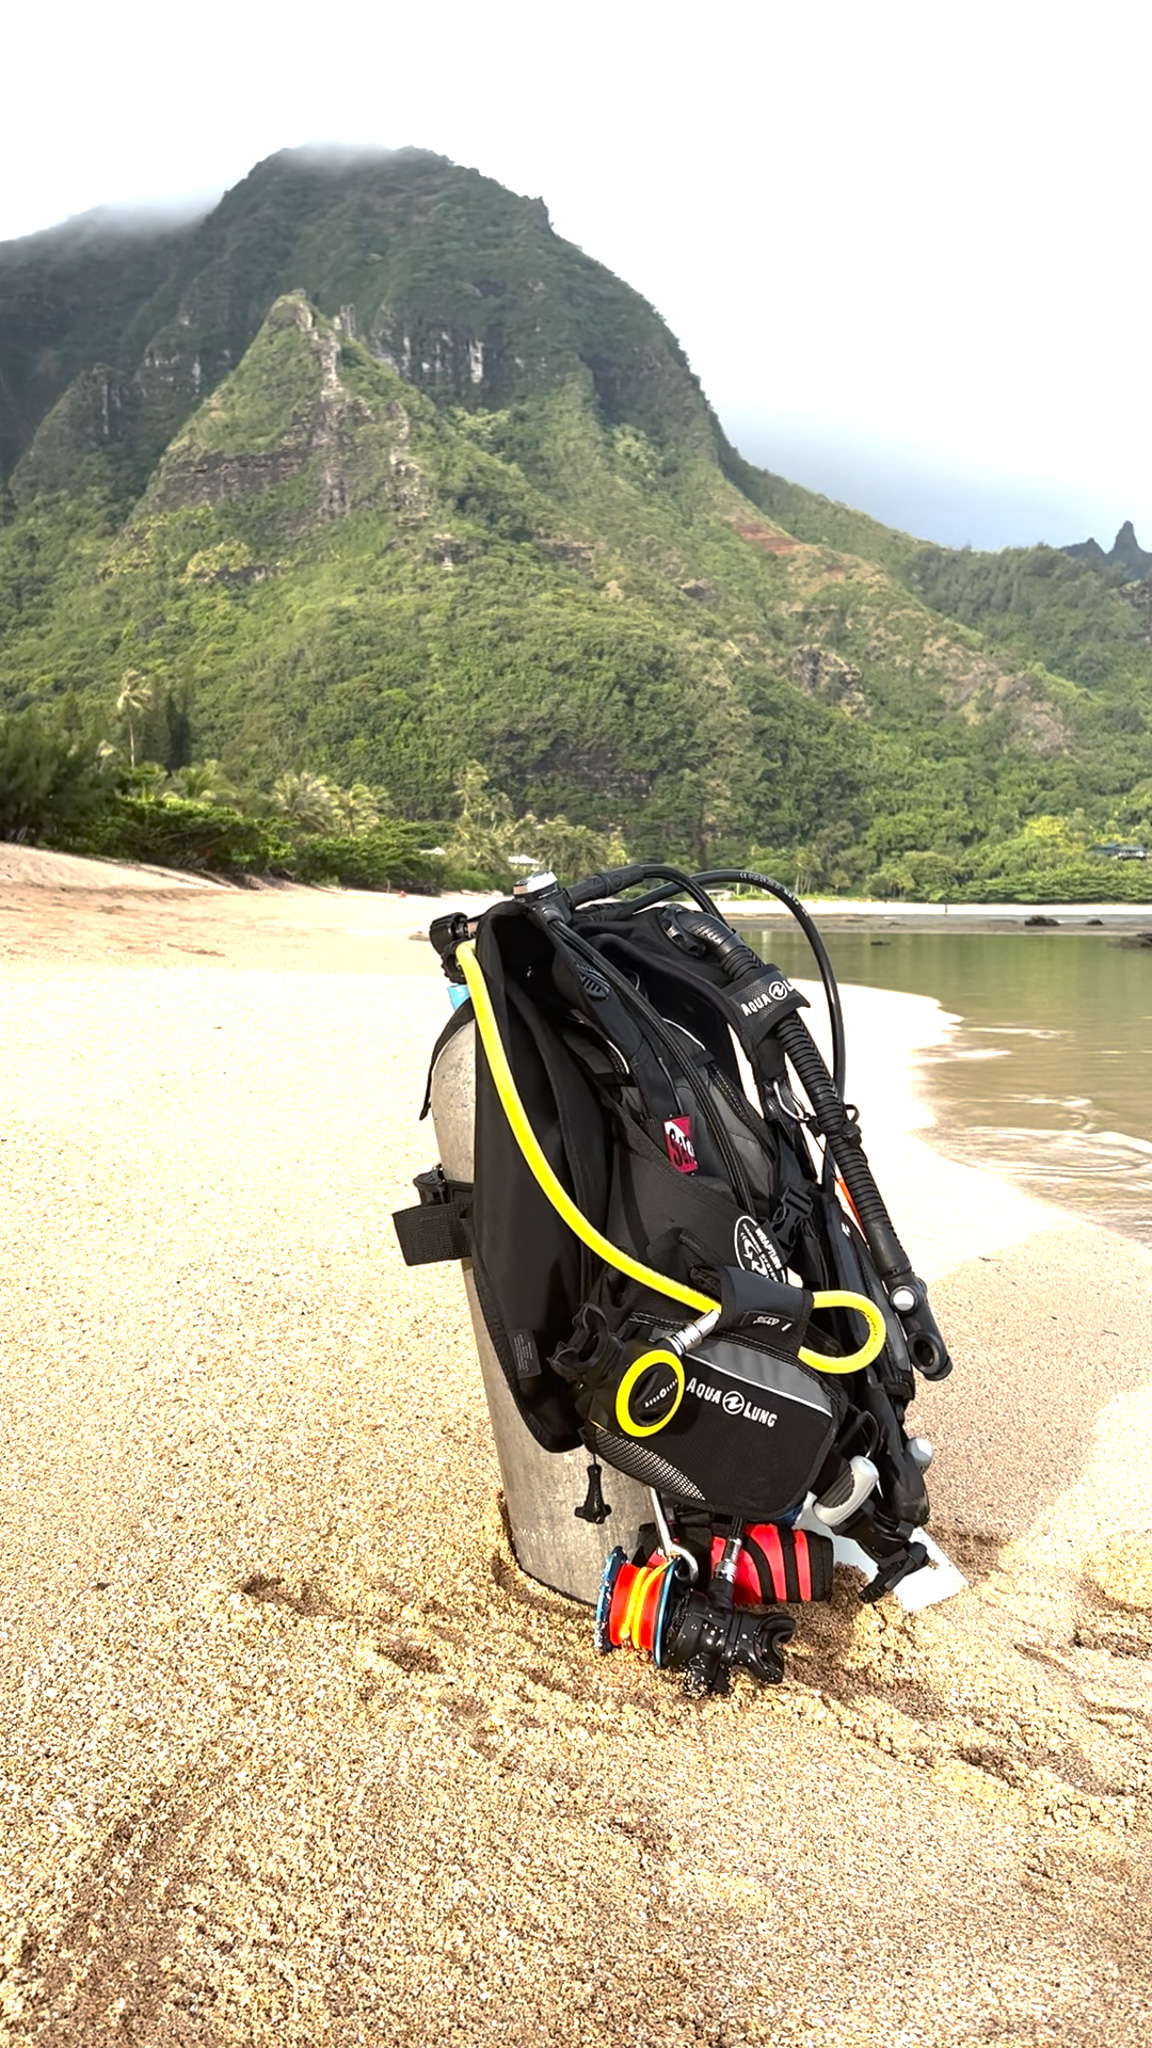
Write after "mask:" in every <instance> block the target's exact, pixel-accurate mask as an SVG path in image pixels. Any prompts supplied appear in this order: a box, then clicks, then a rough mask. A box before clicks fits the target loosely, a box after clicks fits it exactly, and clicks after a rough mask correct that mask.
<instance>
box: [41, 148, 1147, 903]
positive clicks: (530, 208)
mask: <svg viewBox="0 0 1152 2048" xmlns="http://www.w3.org/2000/svg"><path fill="white" fill-rule="evenodd" d="M54 232H55V233H56V234H57V235H58V236H59V235H62V234H63V233H64V231H54ZM45 240H47V241H48V242H51V243H52V256H51V261H52V264H53V265H55V266H56V268H55V270H54V271H53V273H52V274H53V276H58V275H60V274H63V272H65V271H66V270H67V264H66V261H65V255H64V254H63V253H62V245H60V244H58V243H57V242H52V238H51V237H49V238H42V237H33V238H30V241H29V242H28V243H22V244H14V245H9V249H8V250H7V251H5V250H4V249H0V281H2V280H4V279H5V277H8V279H9V280H10V297H9V301H8V303H7V311H6V314H5V317H6V318H7V319H8V321H9V331H12V332H15V331H18V332H19V334H20V336H21V337H23V339H22V340H21V343H20V348H19V349H17V350H16V353H15V357H14V360H15V362H16V368H17V370H18V371H20V375H21V376H22V378H23V381H22V382H19V379H18V380H17V382H18V383H19V391H20V406H19V408H18V414H19V417H18V418H17V415H16V414H13V415H12V418H11V419H10V421H9V431H10V436H11V435H17V437H18V438H19V440H20V446H21V450H22V452H21V454H20V458H19V460H18V461H16V462H15V464H14V465H13V466H12V467H11V472H10V475H9V478H8V500H7V508H6V510H5V511H4V512H3V515H2V516H3V523H2V524H0V706H3V707H6V708H7V710H8V712H9V714H10V716H9V720H8V723H7V726H6V728H5V737H4V740H3V745H4V746H6V747H9V748H11V746H13V745H15V744H16V742H15V741H14V740H13V739H12V735H13V734H16V735H17V736H18V737H19V736H20V735H23V736H24V737H23V739H22V740H21V741H20V744H22V745H24V746H25V748H27V746H28V745H29V744H30V740H29V738H28V736H29V735H30V734H31V733H32V731H33V728H35V730H36V732H38V733H40V734H41V735H44V734H54V735H56V736H57V739H58V740H59V743H60V745H61V746H62V747H63V748H64V752H65V753H67V751H68V749H69V748H71V749H72V750H73V751H72V754H71V755H69V759H74V760H75V761H76V762H78V763H81V764H82V765H83V764H86V765H84V767H83V773H81V770H80V768H79V767H78V768H77V769H76V771H75V777H76V788H77V790H78V791H79V790H80V788H81V787H82V786H83V787H84V788H86V789H90V793H91V792H92V791H94V793H95V794H94V796H92V802H93V803H95V805H96V809H97V810H98V811H99V813H100V816H99V820H98V821H94V820H93V819H92V818H90V819H89V822H88V823H87V824H84V823H83V821H82V820H81V819H80V818H79V813H77V815H76V816H75V817H72V816H71V815H70V816H69V819H68V820H67V821H66V820H65V817H64V808H63V796H61V798H60V801H59V805H58V806H57V808H56V809H55V810H54V809H53V808H52V805H53V804H55V803H56V801H57V800H56V798H54V797H53V798H52V800H51V802H50V803H48V804H47V808H45V802H46V799H37V801H39V802H40V810H39V811H38V812H37V819H38V822H29V817H30V814H29V817H24V814H23V813H21V817H23V818H24V822H23V823H15V824H12V823H5V822H4V815H3V814H0V832H4V831H11V830H20V831H24V832H27V833H28V834H29V835H31V834H32V833H38V834H39V835H40V836H43V837H46V838H53V837H54V838H55V839H56V840H57V841H58V842H59V843H64V841H65V839H67V843H71V844H79V843H80V839H81V838H83V837H84V834H87V838H86V840H85V843H86V844H88V845H89V846H90V847H92V848H93V849H95V847H96V846H97V845H99V846H101V847H103V848H104V849H105V850H108V851H116V852H119V853H122V854H124V855H125V856H126V857H135V858H146V859H151V860H158V861H159V860H163V859H168V858H173V859H175V858H176V857H177V850H178V849H179V847H183V848H184V853H183V855H181V858H182V859H184V860H185V862H186V863H187V862H189V861H198V862H201V863H202V864H206V865H217V866H220V867H227V868H230V869H231V870H233V871H236V872H245V871H251V870H253V869H258V868H260V867H261V866H264V867H266V868H269V869H271V870H272V871H281V872H289V871H290V872H293V873H296V874H299V875H301V876H302V877H311V876H316V877H319V878H327V879H331V878H343V879H345V880H348V881H352V880H354V879H357V878H358V879H359V881H360V883H361V884H362V885H365V886H375V885H378V884H379V883H380V882H381V881H387V880H400V879H403V880H404V881H405V883H406V884H408V885H410V884H419V883H421V882H424V883H428V882H431V881H435V880H437V879H442V878H443V877H444V876H445V875H446V874H447V875H452V876H460V877H464V876H467V877H470V878H473V879H476V880H484V881H487V880H499V881H501V882H503V881H505V880H506V879H507V878H508V876H509V875H510V874H511V872H512V868H511V867H510V865H509V862H510V859H511V857H512V856H513V855H516V856H518V857H520V858H528V857H530V856H531V857H533V858H536V857H539V858H541V859H547V860H548V862H549V864H551V865H555V866H558V867H560V868H561V869H564V868H568V867H579V866H587V865H595V864H596V862H597V860H598V859H599V858H601V857H610V855H602V854H601V853H600V852H599V851H598V849H604V848H606V847H613V848H615V849H617V850H619V849H622V848H623V847H625V846H626V847H627V849H628V851H629V853H632V854H636V855H654V854H657V853H659V854H661V855H665V856H676V857H682V858H684V859H686V860H696V861H713V860H719V859H724V860H728V859H732V860H744V859H748V858H752V857H755V859H756V860H757V862H758V863H759V864H760V865H769V866H772V867H775V868H777V869H778V870H780V871H781V872H782V873H783V874H784V875H785V876H786V877H787V878H788V879H790V880H794V879H797V878H799V880H800V881H801V883H802V884H803V885H804V886H807V887H810V888H825V889H827V888H831V889H858V888H866V889H871V890H873V891H876V892H884V893H894V894H909V895H910V894H916V895H927V896H930V897H941V896H944V897H952V898H959V897H962V896H970V897H974V896H981V895H993V896H1001V897H1007V896H1024V897H1026V898H1035V899H1036V900H1043V899H1044V898H1045V897H1048V898H1054V897H1056V896H1060V895H1068V896H1075V897H1092V896H1100V895H1108V894H1117V893H1123V892H1131V891H1144V890H1145V889H1146V887H1147V886H1148V885H1145V883H1144V882H1143V881H1142V878H1141V877H1142V873H1143V871H1144V864H1139V865H1137V864H1135V863H1133V864H1132V866H1131V867H1129V868H1121V867H1119V866H1118V865H1117V864H1115V863H1112V862H1107V861H1105V860H1103V859H1101V857H1100V856H1098V855H1093V854H1092V853H1091V851H1090V849H1091V847H1092V846H1093V845H1095V844H1097V843H1099V842H1103V841H1107V840H1111V839H1133V838H1136V839H1141V838H1145V837H1146V836H1147V835H1148V834H1149V833H1152V821H1150V818H1149V807H1150V802H1152V649H1150V647H1149V637H1150V636H1149V612H1148V608H1147V604H1146V602H1145V598H1146V596H1147V593H1146V591H1145V596H1144V597H1142V596H1141V594H1140V593H1141V591H1144V590H1145V587H1144V586H1143V585H1140V586H1138V587H1137V589H1136V591H1135V593H1134V592H1133V590H1132V589H1130V588H1123V589H1122V588H1121V587H1120V585H1121V583H1122V580H1123V575H1124V569H1123V565H1122V564H1120V563H1117V564H1116V565H1113V566H1108V565H1107V564H1106V565H1105V567H1104V568H1103V569H1102V568H1101V567H1100V566H1099V564H1097V563H1095V561H1094V560H1093V559H1088V558H1080V559H1072V558H1071V557H1069V556H1067V555H1063V554H1059V553H1057V552H1055V551H1053V550H1048V549H1042V550H1032V551H1028V552H1023V553H1022V552H1019V551H1015V552H1012V553H1009V554H1006V555H1002V556H979V555H972V554H970V553H967V552H963V553H954V552H949V551H945V550H941V549H933V548H924V547H920V546H918V544H917V543H916V542H915V541H913V540H911V539H910V538H909V537H907V536H904V535H900V534H898V533H895V532H893V531H891V530H890V529H888V528H885V527H883V526H881V525H879V524H878V523H877V522H875V521H873V520H870V519H868V518H866V517H865V516H864V515H863V514H858V513H853V512H851V511H849V510H848V509H847V508H845V507H842V506H835V505H831V504H829V503H828V501H826V500H824V499H820V498H817V497H815V496H813V495H812V494H810V493H808V492H804V491H802V490H800V489H799V488H798V487H797V486H794V485H790V484H787V483H785V482H784V481H783V480H781V479H779V478H775V477H772V476H769V475H768V474H766V473H765V472H762V471H758V470H754V469H752V468H751V467H750V466H749V465H748V464H746V463H744V462H743V461H742V459H741V458H740V457H739V456H738V455H737V454H736V453H735V451H734V450H732V449H731V448H730V447H729V446H728V444H727V443H726V442H725V440H724V438H723V435H722V434H721V432H720V430H719V428H718V426H717V423H716V421H715V419H714V418H713V416H712V414H711V412H710V410H709V408H708V406H707V403H706V401H705V400H704V398H703V396H702V394H701V393H700V391H699V387H698V386H697V384H696V382H695V380H694V379H693V377H692V376H691V373H690V371H689V369H688V366H687V364H686V362H685V360H684V357H683V355H682V352H681V351H680V350H679V348H678V346H677V344H676V343H675V341H674V340H673V338H672V336H671V335H670V334H668V332H667V330H666V329H665V328H664V326H663V324H662V322H660V320H659V319H658V317H657V315H656V314H655V313H654V312H653V311H652V309H651V308H650V307H648V306H647V305H645V303H644V301H643V300H641V299H640V298H638V296H637V295H636V294H635V293H633V292H631V291H630V290H629V289H628V288H627V287H626V286H624V285H621V284H620V283H619V281H618V280H616V279H614V278H612V277H611V276H610V275H609V273H607V272H606V271H604V270H602V269H601V268H600V267H599V266H598V265H596V264H594V263H593V262H591V260H590V259H589V258H587V257H585V256H584V255H583V254H582V252H580V251H579V250H575V249H573V248H571V247H570V245H568V244H565V243H564V242H562V241H560V239H559V238H558V237H556V236H555V235H553V234H552V232H551V229H550V228H549V226H548V223H547V218H546V215H545V213H544V210H543V207H542V205H541V204H540V203H539V202H538V201H527V200H521V199H517V198H515V197H514V196H513V195H511V194H509V193H506V192H503V191H502V190H501V188H500V187H498V186H495V185H493V184H492V183H491V182H490V181H488V180H485V179H483V178H480V177H479V176H477V174H475V173H472V172H462V171H459V170H457V169H456V168H455V167H453V166H451V165H449V164H446V163H445V162H444V161H443V160H442V159H440V158H435V157H428V156H426V155H423V154H421V153H419V152H401V153H400V154H399V155H398V156H394V157H389V158H381V159H376V160H370V161H364V160H344V161H342V162H339V163H334V162H327V163H320V162H318V161H317V160H316V159H315V158H313V157H310V156H309V155H308V154H307V153H304V152H288V153H285V154H283V155H282V156H280V157H277V158H273V159H271V160H270V161H269V162H268V163H267V164H264V165H261V166H258V168H257V170H256V171H255V172H253V173H252V175H251V177H250V178H248V179H246V180H245V181H244V182H243V184H241V185H240V186H238V187H237V188H236V189H235V191H233V192H232V193H230V194H228V195H227V196H226V198H225V200H224V201H223V202H222V203H221V205H220V207H218V208H217V209H215V211H214V212H213V213H212V214H211V215H210V216H209V217H208V219H207V220H205V221H204V222H203V223H201V224H200V225H199V226H198V227H196V228H193V229H187V230H181V231H179V232H173V234H172V235H171V237H170V239H169V242H168V243H167V244H166V245H165V250H160V248H159V244H157V245H156V246H152V245H147V246H145V245H144V244H141V245H140V247H139V249H138V250H137V252H136V253H135V254H134V255H133V256H132V257H131V258H129V257H128V255H127V254H124V255H123V261H121V260H120V258H119V257H118V258H117V259H116V263H115V264H113V266H112V270H111V272H110V278H111V284H110V288H109V307H111V310H108V308H106V309H105V312H104V313H102V314H101V320H102V321H103V325H102V326H101V325H99V324H98V325H97V327H96V329H95V330H94V331H95V332H96V333H97V335H98V339H99V345H100V349H101V355H100V357H99V359H98V358H97V357H96V356H95V354H93V353H90V354H89V355H88V357H87V358H86V359H85V358H83V357H82V354H81V353H78V351H79V350H80V349H81V340H80V337H81V336H82V332H83V321H82V319H81V317H80V314H79V312H77V311H76V307H77V306H82V303H83V299H84V294H85V292H88V291H90V290H91V289H92V285H91V277H90V275H89V272H88V271H86V270H85V269H84V268H83V266H79V267H77V268H76V269H75V271H74V273H68V274H69V276H71V278H72V284H71V287H70V289H72V291H73V295H74V304H73V315H74V317H73V321H72V326H71V327H69V328H67V332H66V333H65V331H64V328H61V334H62V336H63V339H62V340H61V341H60V343H59V346H58V351H57V353H58V355H59V358H60V361H61V362H63V361H65V358H66V366H67V368H68V369H69V370H71V372H72V381H71V383H70V384H69V385H68V386H67V388H66V389H64V390H63V391H62V392H61V393H60V394H59V395H58V396H57V398H56V402H55V404H54V405H53V404H50V403H49V401H50V400H51V398H52V396H53V391H54V389H55V387H54V386H51V385H50V384H46V383H45V382H44V378H43V377H41V381H40V383H37V382H36V380H35V378H33V377H32V375H31V372H30V371H28V363H29V362H30V361H31V357H30V355H29V350H30V348H31V339H32V337H33V335H34V326H35V322H34V317H33V314H34V308H35V303H36V265H35V261H34V258H35V250H34V249H32V247H31V244H32V243H41V242H44V241H45ZM149 249H150V250H151V253H148V251H149ZM13 251H16V252H17V253H18V255H19V262H17V261H16V258H15V257H14V256H13V254H12V252H13ZM162 258H163V260H161V259H162ZM6 266H7V268H6ZM21 266H23V267H21ZM158 272H163V275H161V276H159V280H158V281H157V273H158ZM13 279H15V283H11V280H13ZM54 331H55V330H54ZM4 335H5V329H4V328H3V325H2V324H0V351H2V349H3V347H4V345H5V344H4ZM65 344H66V345H65ZM21 351H23V353H21ZM22 365H23V369H22V368H21V366H22ZM0 367H3V365H2V364H0ZM25 372H27V374H25ZM45 374H46V373H45ZM60 374H61V375H62V374H63V372H62V371H61V372H60ZM10 381H11V380H10ZM57 381H58V379H57ZM13 388H15V386H14V387H13ZM37 406H39V408H40V409H39V411H37ZM1142 607H1143V608H1142ZM21 721H23V723H21ZM45 743H46V742H45ZM101 748H103V749H104V752H103V754H101V753H100V751H99V750H100V749H101ZM477 764H483V765H482V770H480V769H478V768H477ZM62 772H63V771H62ZM141 772H143V773H144V778H145V779H144V782H143V783H141V781H140V774H141ZM85 776H87V778H88V780H87V781H85ZM93 776H95V781H94V782H93V780H92V777H93ZM478 777H479V779H477V778H478ZM485 778H487V779H486V780H485ZM302 785H308V786H309V787H310V788H311V791H312V795H311V798H308V796H307V789H304V793H303V794H302V793H301V791H302ZM293 789H294V790H295V797H294V798H293V797H292V795H291V792H292V790H293ZM317 789H321V791H322V790H323V789H327V791H328V792H329V795H328V798H324V797H323V795H322V794H321V796H320V797H317V794H316V792H317ZM357 792H360V794H359V795H357ZM294 804H295V810H294V809H293V805H294ZM309 804H310V805H311V808H310V809H309ZM326 805H327V809H326ZM81 808H82V805H81ZM90 808H91V805H90ZM305 813H307V815H305ZM11 817H12V818H13V819H14V818H15V817H16V813H15V811H14V810H12V811H11ZM429 821H434V822H432V823H429ZM78 835H79V836H78ZM433 846H435V847H442V848H444V852H443V853H442V854H435V855H429V854H427V853H424V854H421V852H420V848H421V847H433ZM1149 893H1152V889H1149Z"/></svg>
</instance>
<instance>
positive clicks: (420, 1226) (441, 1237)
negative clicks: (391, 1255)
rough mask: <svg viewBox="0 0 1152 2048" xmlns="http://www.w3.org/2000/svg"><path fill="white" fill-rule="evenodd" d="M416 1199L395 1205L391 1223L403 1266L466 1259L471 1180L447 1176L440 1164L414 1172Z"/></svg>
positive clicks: (469, 1243)
mask: <svg viewBox="0 0 1152 2048" xmlns="http://www.w3.org/2000/svg"><path fill="white" fill-rule="evenodd" d="M414 1186H415V1188H416V1191H417V1193H418V1194H419V1196H420V1200H419V1202H418V1203H417V1204H416V1205H415V1207H414V1208H411V1209H395V1210H393V1212H392V1223H393V1227H394V1228H395V1231H396V1236H397V1238H398V1240H399V1244H400V1251H401V1255H402V1257H403V1260H404V1264H405V1265H406V1266H432V1265H435V1264H437V1263H438V1262H439V1261H440V1260H442V1259H470V1258H471V1256H472V1237H471V1231H470V1228H469V1225H470V1222H471V1216H472V1183H471V1181H459V1180H456V1181H453V1180H449V1179H448V1177H447V1175H446V1174H445V1172H444V1169H443V1168H442V1167H440V1166H434V1167H433V1168H432V1169H431V1171H430V1172H429V1173H418V1174H417V1176H416V1180H415V1182H414Z"/></svg>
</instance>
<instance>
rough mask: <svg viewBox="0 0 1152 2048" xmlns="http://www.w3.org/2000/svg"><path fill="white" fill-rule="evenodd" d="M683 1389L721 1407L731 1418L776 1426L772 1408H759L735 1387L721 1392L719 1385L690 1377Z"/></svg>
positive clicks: (769, 1426)
mask: <svg viewBox="0 0 1152 2048" xmlns="http://www.w3.org/2000/svg"><path fill="white" fill-rule="evenodd" d="M684 1391H685V1393H687V1394H695V1396H696V1399H697V1400H698V1401H706V1402H707V1403H708V1404H709V1406H711V1407H713V1408H722V1409H723V1410H724V1413H725V1415H731V1416H732V1418H733V1420H735V1418H736V1416H739V1417H740V1419H741V1421H742V1422H759V1423H761V1424H762V1425H763V1427H764V1428H765V1429H775V1427H776V1421H777V1416H776V1410H775V1409H774V1408H760V1407H758V1406H757V1404H756V1402H755V1401H746V1400H745V1399H744V1396H743V1394H738V1393H737V1392H736V1390H735V1388H733V1390H732V1392H731V1393H730V1394H722V1393H721V1391H720V1389H719V1387H710V1386H708V1384H707V1382H706V1381H704V1380H698V1379H696V1378H692V1379H690V1380H689V1382H688V1385H687V1387H686V1388H685V1389H684Z"/></svg>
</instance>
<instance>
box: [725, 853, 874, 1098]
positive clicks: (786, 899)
mask: <svg viewBox="0 0 1152 2048" xmlns="http://www.w3.org/2000/svg"><path fill="white" fill-rule="evenodd" d="M692 879H693V881H695V882H698V883H699V884H700V887H701V888H702V889H730V888H733V887H736V888H739V887H740V886H741V885H743V884H745V883H747V884H749V885H750V886H751V887H752V888H754V889H763V890H764V891H765V893H766V894H767V895H769V896H775V898H776V900H777V902H778V903H782V904H783V905H784V908H785V909H786V910H790V911H791V913H792V915H793V917H794V918H795V919H796V922H797V924H798V925H799V927H800V929H801V931H802V932H803V934H804V937H805V938H806V939H807V941H808V944H809V946H810V947H811V949H812V955H813V958H814V959H815V962H816V965H817V967H818V968H819V969H820V979H821V981H822V982H823V984H824V995H825V999H826V1001H827V1004H828V1022H829V1025H830V1027H831V1031H832V1084H833V1086H834V1087H835V1088H836V1090H837V1091H838V1093H839V1094H841V1095H843V1093H844V1083H845V1079H846V1077H847V1071H848V1069H847V1054H846V1049H845V1039H844V1012H843V1010H842V1009H841V1007H840V990H839V989H838V988H837V986H836V976H835V974H834V972H833V970H832V962H831V960H830V959H829V958H828V948H827V947H826V945H825V944H824V941H823V939H822V938H821V936H820V932H819V928H818V927H817V925H816V924H815V922H814V921H813V919H812V916H811V914H810V913H809V911H808V910H807V909H806V908H805V906H804V904H803V903H801V901H800V898H799V897H798V896H794V895H793V893H792V891H791V889H787V888H785V886H784V884H783V882H775V881H773V879H772V876H771V875H762V874H760V872H759V871H758V870H757V869H756V868H710V869H709V870H708V871H707V873H705V874H702V875H694V876H693V878H692Z"/></svg>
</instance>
